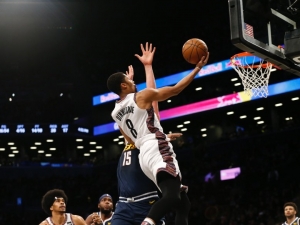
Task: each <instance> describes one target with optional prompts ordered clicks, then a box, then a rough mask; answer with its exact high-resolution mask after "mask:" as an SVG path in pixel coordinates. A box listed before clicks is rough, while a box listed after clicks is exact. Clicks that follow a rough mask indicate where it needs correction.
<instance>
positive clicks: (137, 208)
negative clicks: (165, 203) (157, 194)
mask: <svg viewBox="0 0 300 225" xmlns="http://www.w3.org/2000/svg"><path fill="white" fill-rule="evenodd" d="M154 203H155V200H154V199H151V198H150V199H145V200H142V201H138V202H120V201H118V203H117V205H116V209H115V212H114V215H113V217H112V220H111V224H112V225H140V224H141V223H142V222H143V221H144V219H145V218H146V217H147V215H148V212H149V211H150V209H151V206H152V205H153V204H154ZM164 221H165V219H164V218H163V219H162V220H161V221H160V222H159V223H157V225H163V224H165V222H164Z"/></svg>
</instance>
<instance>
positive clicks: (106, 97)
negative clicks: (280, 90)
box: [93, 56, 260, 106]
mask: <svg viewBox="0 0 300 225" xmlns="http://www.w3.org/2000/svg"><path fill="white" fill-rule="evenodd" d="M259 60H260V59H259V58H258V57H254V56H250V57H247V62H249V63H250V62H251V63H253V62H258V61H259ZM232 69H233V68H232V67H231V65H230V60H229V59H227V60H224V61H220V62H216V63H212V64H209V65H206V66H204V67H203V68H202V69H201V70H200V72H199V73H198V75H197V76H196V77H195V78H194V79H197V78H201V77H204V76H208V75H213V74H216V73H220V72H224V71H227V70H232ZM191 71H192V70H187V71H184V72H180V73H176V74H173V75H170V76H166V77H162V78H158V79H156V80H155V81H156V87H157V88H160V87H164V86H168V85H173V84H176V83H177V82H178V81H180V80H181V79H182V78H184V77H186V75H188V74H189V73H190V72H191ZM136 86H137V89H138V90H143V89H145V88H146V83H141V84H137V85H136ZM118 98H119V97H118V95H116V94H114V93H113V92H108V93H105V94H102V95H97V96H94V97H93V106H96V105H100V104H104V103H106V102H110V101H113V100H116V99H118Z"/></svg>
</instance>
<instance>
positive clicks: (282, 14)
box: [228, 0, 300, 76]
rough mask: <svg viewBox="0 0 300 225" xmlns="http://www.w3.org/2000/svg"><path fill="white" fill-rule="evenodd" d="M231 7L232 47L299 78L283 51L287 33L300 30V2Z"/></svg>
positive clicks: (239, 0) (250, 0)
mask: <svg viewBox="0 0 300 225" xmlns="http://www.w3.org/2000/svg"><path fill="white" fill-rule="evenodd" d="M299 3H300V1H299ZM228 7H229V16H230V30H231V41H232V43H233V45H235V46H236V47H237V48H239V49H241V50H243V51H245V52H249V53H251V54H253V55H256V56H258V57H260V58H261V59H264V60H266V61H268V62H271V63H272V64H275V65H277V66H278V67H280V68H281V69H283V70H286V71H288V72H290V73H293V74H295V75H297V76H300V64H299V63H295V62H294V61H293V60H291V59H290V58H289V57H287V56H286V54H285V49H284V42H285V35H286V32H289V31H293V30H297V29H299V28H300V6H299V4H298V0H268V1H267V0H228ZM298 8H299V9H298ZM299 39H300V37H299ZM279 46H280V47H279ZM292 47H295V48H296V47H297V48H299V49H300V46H292Z"/></svg>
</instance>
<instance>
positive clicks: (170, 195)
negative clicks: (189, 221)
mask: <svg viewBox="0 0 300 225" xmlns="http://www.w3.org/2000/svg"><path fill="white" fill-rule="evenodd" d="M157 184H158V186H159V188H160V190H161V192H162V197H161V199H160V200H159V201H157V202H156V203H155V204H154V205H153V206H152V208H151V210H150V211H149V213H148V215H147V218H150V219H151V220H153V221H155V222H158V221H160V219H161V218H162V217H164V216H165V215H166V213H168V212H170V211H171V210H172V209H173V208H177V207H179V204H180V203H181V196H180V185H181V181H180V177H179V176H177V177H174V176H172V175H170V174H169V173H167V172H165V171H161V172H158V174H157ZM182 225H184V224H182Z"/></svg>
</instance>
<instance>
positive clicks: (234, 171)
mask: <svg viewBox="0 0 300 225" xmlns="http://www.w3.org/2000/svg"><path fill="white" fill-rule="evenodd" d="M240 173H241V168H240V167H236V168H230V169H225V170H220V179H221V180H231V179H235V178H236V177H237V176H238V175H240Z"/></svg>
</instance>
